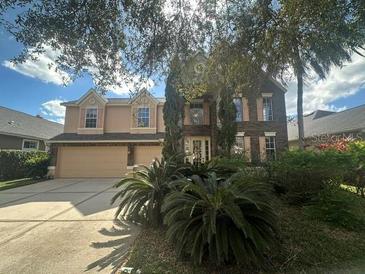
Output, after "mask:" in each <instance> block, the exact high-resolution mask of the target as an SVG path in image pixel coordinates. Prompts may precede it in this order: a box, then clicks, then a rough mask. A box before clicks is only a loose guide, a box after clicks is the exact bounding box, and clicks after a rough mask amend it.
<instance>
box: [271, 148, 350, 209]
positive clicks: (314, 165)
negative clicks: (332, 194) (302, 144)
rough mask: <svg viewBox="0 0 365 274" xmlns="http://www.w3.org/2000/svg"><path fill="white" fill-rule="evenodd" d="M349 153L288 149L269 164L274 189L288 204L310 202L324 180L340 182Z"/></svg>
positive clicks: (323, 184) (326, 181)
mask: <svg viewBox="0 0 365 274" xmlns="http://www.w3.org/2000/svg"><path fill="white" fill-rule="evenodd" d="M349 162H351V156H350V155H349V154H346V153H341V152H337V151H334V150H327V151H288V152H285V153H284V154H282V155H281V157H280V158H279V159H278V160H277V161H272V162H270V163H269V164H268V174H269V178H270V181H271V182H272V183H273V184H274V188H275V190H276V191H277V192H278V193H280V194H283V195H284V197H285V198H286V200H287V201H288V202H289V203H291V204H297V205H301V204H305V203H308V202H311V201H313V199H316V197H317V196H318V193H319V192H320V191H321V190H322V189H323V188H324V187H325V186H326V184H327V183H329V182H331V183H335V182H337V183H341V182H342V179H343V178H344V176H345V173H346V167H347V166H348V163H349Z"/></svg>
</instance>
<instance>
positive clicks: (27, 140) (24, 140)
mask: <svg viewBox="0 0 365 274" xmlns="http://www.w3.org/2000/svg"><path fill="white" fill-rule="evenodd" d="M25 142H36V143H37V148H25V147H24V143H25ZM38 149H39V141H38V140H30V139H23V143H22V150H38Z"/></svg>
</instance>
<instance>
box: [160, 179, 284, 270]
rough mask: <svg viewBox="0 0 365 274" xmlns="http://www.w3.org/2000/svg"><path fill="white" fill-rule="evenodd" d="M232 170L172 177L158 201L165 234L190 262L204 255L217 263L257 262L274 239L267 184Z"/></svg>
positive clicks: (200, 261)
mask: <svg viewBox="0 0 365 274" xmlns="http://www.w3.org/2000/svg"><path fill="white" fill-rule="evenodd" d="M252 178H253V177H250V176H245V174H243V173H237V174H234V175H233V176H232V177H230V178H229V179H222V180H220V179H218V178H217V177H216V174H215V173H211V174H209V176H208V177H207V178H204V177H199V176H192V178H191V180H190V179H187V178H182V179H179V180H176V181H174V182H173V183H172V184H173V185H175V186H176V190H174V191H172V192H171V193H169V194H168V195H167V196H166V198H165V201H164V204H163V206H162V211H163V212H164V214H165V217H164V223H165V224H166V225H167V237H168V239H169V240H171V241H172V242H173V243H174V244H175V245H176V247H177V251H178V253H179V254H180V255H181V254H187V255H190V256H191V257H192V259H193V261H194V262H195V263H196V264H201V263H202V261H203V260H204V259H207V258H210V260H211V261H212V262H214V263H216V264H217V265H220V264H222V263H224V262H232V261H235V262H236V263H238V264H241V263H246V264H250V263H253V264H256V263H259V262H262V260H263V259H264V253H265V252H266V251H268V250H269V249H270V248H271V247H272V245H273V243H274V242H275V235H276V233H277V228H276V215H275V213H274V211H273V208H272V207H271V206H270V204H269V201H270V200H271V199H270V197H269V193H270V190H269V188H268V185H267V184H265V183H260V182H257V181H255V180H253V179H252Z"/></svg>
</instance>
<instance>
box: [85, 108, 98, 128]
mask: <svg viewBox="0 0 365 274" xmlns="http://www.w3.org/2000/svg"><path fill="white" fill-rule="evenodd" d="M97 119H98V110H97V109H96V108H88V109H86V117H85V127H86V128H96V124H97Z"/></svg>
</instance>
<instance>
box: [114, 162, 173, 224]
mask: <svg viewBox="0 0 365 274" xmlns="http://www.w3.org/2000/svg"><path fill="white" fill-rule="evenodd" d="M177 172H178V170H177V165H176V161H175V159H174V157H171V158H169V159H167V160H165V159H164V158H162V159H161V161H159V160H158V159H155V161H154V162H153V163H152V165H151V166H150V167H147V166H140V170H137V171H135V172H132V174H131V175H132V176H131V177H127V178H123V179H122V180H121V181H120V182H119V183H117V184H115V186H114V187H117V188H120V191H119V192H118V193H117V194H116V195H115V196H114V197H113V198H112V203H114V202H115V201H116V200H117V199H120V203H119V207H118V210H117V212H116V214H115V216H116V217H118V216H119V215H121V216H123V217H126V218H128V219H130V220H132V221H135V222H139V223H144V224H147V225H151V226H154V227H157V226H158V225H160V224H161V223H162V216H161V205H162V202H163V199H164V198H165V195H166V194H167V193H168V192H169V190H170V189H169V182H170V181H171V180H172V179H173V178H174V176H175V175H176V174H177Z"/></svg>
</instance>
